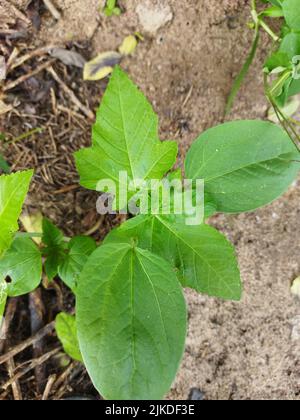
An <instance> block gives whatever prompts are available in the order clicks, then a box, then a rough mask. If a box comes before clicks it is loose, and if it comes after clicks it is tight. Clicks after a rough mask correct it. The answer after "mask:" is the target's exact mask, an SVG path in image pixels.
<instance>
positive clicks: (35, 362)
mask: <svg viewBox="0 0 300 420" xmlns="http://www.w3.org/2000/svg"><path fill="white" fill-rule="evenodd" d="M59 351H60V348H57V349H54V350H51V351H49V352H48V353H46V354H44V355H43V356H41V357H38V358H37V359H33V360H31V361H30V362H29V364H28V366H27V367H25V368H24V369H23V370H21V371H20V372H19V373H17V374H16V375H15V376H14V377H13V378H11V379H10V380H9V381H7V382H6V383H5V384H4V385H2V389H3V390H6V389H7V388H8V387H9V386H11V385H12V384H13V383H14V382H16V381H18V380H19V379H21V378H22V377H23V376H24V375H26V374H27V373H28V372H30V371H31V370H32V369H35V368H36V367H37V366H41V365H42V364H43V363H45V362H47V360H49V359H51V357H53V356H54V355H55V354H57V353H58V352H59Z"/></svg>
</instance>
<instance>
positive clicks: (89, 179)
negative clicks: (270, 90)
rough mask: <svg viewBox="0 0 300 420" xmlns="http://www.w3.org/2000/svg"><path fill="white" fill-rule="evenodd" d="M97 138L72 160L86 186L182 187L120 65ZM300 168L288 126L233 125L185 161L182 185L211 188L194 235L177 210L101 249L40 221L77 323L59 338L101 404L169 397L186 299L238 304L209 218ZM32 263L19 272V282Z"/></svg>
mask: <svg viewBox="0 0 300 420" xmlns="http://www.w3.org/2000/svg"><path fill="white" fill-rule="evenodd" d="M92 137H93V139H92V146H91V147H90V148H87V149H82V150H80V151H78V152H77V153H76V154H75V159H76V166H77V169H78V172H79V175H80V183H81V185H82V186H83V187H86V188H88V189H92V190H98V185H99V182H101V181H103V180H109V181H112V182H114V183H115V184H116V185H117V187H118V188H120V189H121V188H122V187H124V185H123V184H121V183H120V178H119V174H120V172H124V171H126V172H127V174H128V177H129V179H130V181H133V182H134V181H135V180H136V179H139V180H143V181H145V182H146V183H149V182H150V181H151V180H153V179H154V180H162V179H164V177H165V176H166V175H167V177H168V179H179V180H181V179H182V174H181V170H176V171H174V170H173V167H174V164H175V162H176V159H177V152H178V148H177V144H176V142H174V141H166V142H161V141H160V140H159V137H158V117H157V115H156V114H155V113H154V111H153V109H152V107H151V105H150V103H149V102H148V101H147V99H146V98H145V96H144V95H143V94H142V92H141V91H140V90H139V89H138V88H137V87H136V86H135V85H134V83H133V82H132V81H131V80H130V79H129V78H128V76H127V75H126V73H124V72H123V71H122V70H121V69H120V68H119V67H116V68H115V70H114V72H113V75H112V77H111V79H110V82H109V84H108V87H107V90H106V93H105V95H104V97H103V99H102V103H101V106H100V108H99V110H98V113H97V120H96V123H95V125H94V127H93V136H92ZM299 169H300V163H299V152H298V150H297V149H296V147H295V146H294V144H293V143H292V142H291V141H290V139H289V137H288V135H287V134H286V133H285V131H284V130H282V128H281V127H278V126H276V125H275V124H272V123H269V122H262V121H235V122H231V123H226V124H223V125H220V126H218V127H214V128H211V129H209V130H208V131H206V132H204V133H202V134H201V135H200V136H199V138H198V139H197V140H196V141H195V142H194V143H193V145H192V147H191V148H190V150H189V151H188V153H187V156H186V159H185V164H184V171H185V175H186V177H187V178H188V179H191V180H193V181H194V182H196V181H197V180H204V189H205V190H204V197H205V203H204V204H205V220H204V221H203V223H199V224H197V225H188V224H187V223H186V217H187V214H185V213H184V212H183V213H182V214H177V213H176V212H175V211H174V208H173V207H172V206H171V210H170V212H169V213H168V214H166V213H165V212H164V211H163V209H162V208H158V211H156V212H151V211H149V213H147V214H139V215H136V216H135V217H131V218H130V219H129V220H128V221H126V222H125V223H123V224H122V225H121V226H120V227H119V228H117V229H114V230H113V231H112V232H110V233H109V234H108V235H107V237H106V238H105V240H104V241H103V243H102V244H101V245H100V246H98V247H97V245H96V243H95V242H94V241H93V239H91V238H87V237H75V238H73V239H72V240H69V239H67V238H65V237H64V235H63V233H62V232H61V231H60V230H59V229H57V228H56V227H55V226H54V225H53V224H52V223H51V222H50V221H49V220H44V222H43V235H42V244H41V246H40V248H39V252H40V254H41V255H43V257H44V259H45V264H44V271H45V273H46V274H47V277H48V278H49V280H52V279H54V278H56V277H57V276H58V277H60V278H61V279H62V280H63V281H64V282H65V284H66V285H67V286H68V287H70V288H71V290H72V291H73V292H74V294H75V297H76V316H75V317H74V316H70V315H69V314H59V316H58V317H57V334H58V337H59V339H60V340H61V342H62V344H63V347H64V349H65V351H66V352H67V353H68V354H69V355H70V356H71V357H72V358H74V359H76V360H78V361H83V363H84V364H85V366H86V368H87V370H88V372H89V375H90V377H91V379H92V381H93V383H94V385H95V387H96V388H97V390H98V391H99V393H100V394H101V395H102V396H103V397H104V398H106V399H116V400H122V399H125V400H139V399H147V400H151V399H161V398H163V397H164V396H165V394H166V393H167V392H168V390H169V389H170V387H171V385H172V383H173V381H174V378H175V375H176V373H177V370H178V368H179V366H180V362H181V359H182V356H183V352H184V346H185V339H186V334H187V308H186V303H185V299H184V294H183V289H184V288H191V289H194V290H195V291H197V292H199V293H204V294H206V295H209V296H212V297H217V298H222V299H230V300H234V301H238V300H239V299H240V297H241V294H242V286H241V280H240V272H239V268H238V262H237V258H236V254H235V250H234V248H233V246H232V245H231V243H230V242H229V241H228V240H227V238H226V237H225V236H224V235H222V234H221V233H220V232H218V231H217V230H216V229H214V228H213V227H211V226H209V224H208V223H207V219H208V217H209V216H212V215H213V214H215V213H219V212H223V213H241V212H248V211H253V210H255V209H257V208H259V207H262V206H264V205H266V204H268V203H270V202H272V201H273V200H275V199H276V198H278V197H279V196H280V195H281V194H283V193H284V192H285V191H286V190H287V189H288V187H289V185H290V184H291V183H292V182H293V181H294V180H295V178H296V177H297V175H298V173H299ZM126 187H128V185H126ZM127 192H128V195H127V202H126V203H125V204H127V203H128V202H129V201H130V200H131V199H132V190H131V189H130V190H128V191H127ZM117 195H118V193H117ZM1 198H2V196H1V194H0V199H1ZM123 204H124V203H123ZM0 209H1V207H0ZM122 209H123V207H120V208H119V210H122ZM0 214H1V210H0ZM5 223H7V222H5ZM0 226H2V225H0ZM9 230H10V228H9ZM0 237H1V235H0ZM17 239H18V238H16V239H15V241H16V240H17ZM23 239H24V238H23ZM11 240H12V238H10V241H11ZM29 240H31V239H29ZM10 241H8V242H7V243H6V247H7V246H9V245H10ZM15 241H14V242H13V245H12V246H11V248H10V249H9V250H8V251H7V252H6V253H5V254H4V255H3V256H2V259H1V260H0V273H1V274H2V278H3V279H5V277H6V276H7V275H9V276H12V274H14V271H13V270H14V267H15V264H14V262H15V261H16V258H17V257H18V255H22V254H24V253H25V246H24V247H23V245H22V243H20V242H19V244H18V248H16V245H14V243H15ZM26 245H27V246H28V247H29V243H28V244H26ZM31 245H32V244H31V242H30V246H31ZM11 255H14V258H12V257H11ZM26 264H27V260H24V261H23V263H22V264H20V265H19V273H20V274H22V273H23V276H24V279H25V278H26V271H28V267H27V265H26ZM35 266H36V267H37V268H36V278H37V277H38V276H37V274H39V275H40V256H39V259H38V258H37V257H36V262H35V261H34V260H32V261H31V271H32V270H33V267H35ZM1 267H2V269H1ZM21 278H22V277H21V276H20V279H21Z"/></svg>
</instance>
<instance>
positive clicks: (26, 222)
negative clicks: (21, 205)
mask: <svg viewBox="0 0 300 420" xmlns="http://www.w3.org/2000/svg"><path fill="white" fill-rule="evenodd" d="M20 220H21V222H22V224H23V226H24V228H25V230H26V231H27V232H30V233H42V232H43V215H42V213H40V212H36V213H31V214H22V216H21V217H20ZM32 239H33V240H34V242H35V243H37V244H38V245H40V244H41V242H42V239H41V238H32Z"/></svg>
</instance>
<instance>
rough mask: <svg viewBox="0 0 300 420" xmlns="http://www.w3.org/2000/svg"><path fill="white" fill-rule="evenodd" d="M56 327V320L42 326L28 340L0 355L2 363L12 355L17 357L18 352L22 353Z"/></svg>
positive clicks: (0, 363)
mask: <svg viewBox="0 0 300 420" xmlns="http://www.w3.org/2000/svg"><path fill="white" fill-rule="evenodd" d="M54 328H55V321H52V322H50V324H48V325H46V326H45V327H44V328H42V329H41V330H40V331H39V332H38V333H37V334H36V335H35V336H34V337H31V338H28V340H25V341H24V342H23V343H21V344H19V345H18V346H16V347H14V348H13V349H11V350H10V351H9V352H8V353H6V354H4V355H3V356H0V365H2V364H3V363H5V362H7V361H8V360H9V359H11V358H12V357H15V356H16V355H17V354H19V353H21V352H22V351H24V350H25V349H27V348H28V347H30V346H32V345H33V344H35V343H36V342H37V341H39V340H40V339H41V338H43V337H45V336H46V335H48V334H50V333H52V331H53V330H54Z"/></svg>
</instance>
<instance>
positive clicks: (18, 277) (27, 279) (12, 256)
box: [0, 238, 42, 296]
mask: <svg viewBox="0 0 300 420" xmlns="http://www.w3.org/2000/svg"><path fill="white" fill-rule="evenodd" d="M7 276H9V277H10V278H11V283H9V284H8V286H7V294H8V296H21V295H25V294H27V293H29V292H32V291H33V290H34V289H36V288H37V287H38V285H39V283H40V281H41V278H42V257H41V253H40V251H39V249H38V247H37V246H36V245H35V243H34V242H33V241H32V240H31V239H30V238H16V239H15V240H14V241H13V243H12V246H11V247H10V248H9V250H8V251H7V252H6V254H5V255H4V257H3V258H2V259H1V260H0V278H3V277H4V278H5V277H7Z"/></svg>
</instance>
